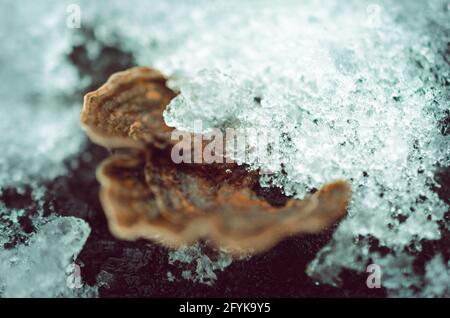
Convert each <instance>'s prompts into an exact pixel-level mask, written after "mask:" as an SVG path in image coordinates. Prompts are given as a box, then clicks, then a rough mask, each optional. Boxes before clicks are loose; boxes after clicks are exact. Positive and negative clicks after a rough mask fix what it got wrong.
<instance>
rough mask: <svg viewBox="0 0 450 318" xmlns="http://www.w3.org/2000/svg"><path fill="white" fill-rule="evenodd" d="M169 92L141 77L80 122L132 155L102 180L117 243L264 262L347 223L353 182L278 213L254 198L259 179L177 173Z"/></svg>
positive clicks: (89, 102) (93, 100)
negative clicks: (210, 251)
mask: <svg viewBox="0 0 450 318" xmlns="http://www.w3.org/2000/svg"><path fill="white" fill-rule="evenodd" d="M165 82H166V81H165V78H164V77H163V76H162V75H161V74H160V73H159V72H157V71H154V70H151V69H148V68H143V67H138V68H132V69H130V70H128V71H125V72H120V73H117V74H115V75H113V76H112V77H111V78H110V79H109V80H108V81H107V83H106V84H105V85H103V86H102V87H101V88H100V89H98V90H97V91H95V92H92V93H89V94H87V95H86V97H85V102H84V107H83V112H82V115H81V120H82V123H83V127H84V128H85V129H86V130H87V132H88V135H89V136H90V138H91V139H92V140H93V141H94V142H96V143H99V144H101V145H103V146H105V147H108V148H118V147H120V148H129V151H128V152H125V153H122V154H114V155H111V157H110V158H108V159H106V160H105V161H104V162H103V163H102V164H101V165H100V167H99V168H98V170H97V178H98V180H99V182H100V184H101V190H100V199H101V203H102V206H103V209H104V210H105V214H106V216H107V219H108V223H109V227H110V229H111V232H112V233H113V234H114V235H115V236H116V237H118V238H121V239H126V240H136V239H139V238H145V239H150V240H154V241H157V242H159V243H161V244H163V245H165V246H168V247H173V248H177V247H181V246H184V245H189V244H192V243H194V242H196V241H197V240H200V239H208V240H210V241H211V242H213V243H214V244H215V245H216V246H217V247H219V248H224V249H226V250H227V251H229V252H230V253H234V254H245V253H256V252H259V251H263V250H266V249H268V248H270V247H272V246H273V245H274V244H276V243H277V242H278V241H280V240H282V239H283V238H286V237H288V236H291V235H298V234H302V233H303V234H305V233H307V234H309V233H317V232H319V231H321V230H323V229H324V228H326V227H328V226H330V225H332V224H333V223H335V222H337V221H338V220H339V219H341V218H342V217H343V216H344V215H345V213H346V209H347V204H348V201H349V198H350V188H349V186H348V184H347V183H346V182H344V181H336V182H333V183H329V184H327V185H325V186H324V187H323V188H321V189H320V190H319V191H317V192H316V193H315V194H314V195H312V196H310V197H308V198H306V199H304V200H296V199H287V200H286V203H285V204H284V205H282V206H273V205H271V204H270V203H269V202H268V201H267V200H266V199H264V198H262V197H260V196H259V195H258V193H257V191H255V189H256V188H257V186H258V184H259V175H258V172H257V171H248V170H247V169H246V167H245V166H243V165H237V164H235V163H223V164H221V163H212V164H195V163H180V164H175V163H174V162H173V161H172V160H171V156H170V151H171V146H172V143H171V141H170V132H171V130H172V129H171V128H169V127H167V126H166V125H165V123H164V119H163V117H162V112H163V111H164V108H165V107H166V106H167V104H168V103H169V102H170V100H171V99H172V98H173V97H174V96H175V93H174V92H172V91H171V90H170V89H168V88H167V87H166V85H165ZM135 148H138V150H137V151H136V149H135ZM132 149H134V150H132Z"/></svg>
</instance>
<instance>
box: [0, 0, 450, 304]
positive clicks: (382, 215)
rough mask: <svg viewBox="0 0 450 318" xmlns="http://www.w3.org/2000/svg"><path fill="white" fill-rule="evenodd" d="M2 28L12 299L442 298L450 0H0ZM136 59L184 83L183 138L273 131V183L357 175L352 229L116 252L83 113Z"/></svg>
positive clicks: (4, 196)
mask: <svg viewBox="0 0 450 318" xmlns="http://www.w3.org/2000/svg"><path fill="white" fill-rule="evenodd" d="M78 13H79V14H78ZM78 18H79V20H78ZM78 22H80V24H79V25H78ZM0 24H1V28H0V40H1V50H0V79H1V84H0V97H1V102H0V129H1V132H2V133H1V134H0V145H1V151H0V153H1V155H0V296H3V297H8V296H13V297H17V296H33V297H41V296H68V297H72V296H73V297H92V296H94V297H95V296H104V297H108V296H344V297H345V296H391V297H396V296H409V297H417V296H425V297H449V296H450V291H449V286H450V271H449V252H450V240H449V212H448V210H449V207H448V204H449V199H450V188H449V186H450V169H449V166H450V93H449V84H450V2H448V1H444V0H433V1H419V0H403V1H394V0H391V1H337V0H329V1H313V0H305V1H277V2H276V3H275V2H274V1H264V0H261V1H253V0H249V1H225V0H223V1H217V0H216V1H50V0H48V1H31V0H30V1H27V0H20V1H12V0H3V1H1V3H0ZM133 65H147V66H153V67H156V68H158V69H160V70H161V71H162V72H163V73H164V74H166V75H174V76H175V77H176V81H174V82H173V83H172V85H173V86H174V87H176V88H178V89H180V91H181V94H180V95H179V96H178V97H177V98H176V99H175V100H174V101H173V102H172V103H171V105H170V106H169V107H168V109H167V111H166V113H165V119H166V121H167V122H168V123H169V124H171V125H173V126H176V127H178V128H184V129H193V127H192V123H193V119H196V118H201V119H202V120H203V126H204V128H205V129H207V128H210V127H221V126H225V125H229V124H230V123H232V124H233V125H235V126H236V125H237V126H241V127H253V128H256V129H261V130H263V129H265V128H268V127H270V128H277V129H278V130H279V131H280V132H281V133H282V136H283V143H282V145H281V146H282V153H283V156H282V158H281V160H280V162H275V163H274V162H270V163H269V162H264V161H261V162H259V166H258V167H262V168H270V169H271V170H272V171H275V173H274V174H273V175H270V176H267V178H266V179H264V180H263V183H264V184H263V185H266V186H268V187H281V188H282V189H283V191H285V193H286V194H288V195H293V196H296V197H298V198H302V197H303V196H304V195H305V194H307V193H309V192H310V191H313V190H314V189H315V188H318V187H320V186H321V185H322V184H323V183H325V182H327V181H329V180H332V179H337V178H345V179H347V180H349V181H350V182H351V184H352V188H353V192H354V194H353V198H352V202H351V204H350V207H349V212H348V213H349V214H348V216H347V218H346V219H344V220H343V221H342V222H341V223H340V224H339V225H338V226H337V228H336V229H331V230H330V231H328V232H326V233H323V234H321V235H316V236H311V237H306V238H293V239H290V240H287V241H285V242H282V243H281V244H279V245H278V246H277V247H275V248H274V249H273V250H271V251H269V252H267V253H265V254H263V255H258V256H255V257H252V258H246V259H242V260H233V261H232V260H231V259H230V258H229V257H228V256H227V255H225V254H223V253H217V252H214V251H208V250H207V247H205V246H204V245H202V244H197V245H195V246H193V247H190V248H186V249H182V250H179V251H168V250H166V249H164V248H161V247H159V246H156V245H154V244H152V243H150V242H145V241H138V242H120V241H117V240H115V239H114V238H112V237H111V236H110V234H109V232H108V230H107V227H106V223H105V219H104V217H103V214H102V210H101V207H100V205H99V203H98V199H97V191H98V185H97V183H96V180H95V176H94V171H95V167H96V165H97V164H98V163H99V162H100V161H101V160H102V159H103V158H104V157H106V155H107V154H106V153H105V152H104V150H102V149H100V148H98V147H96V146H94V145H92V144H91V143H90V142H89V141H87V140H86V137H85V135H84V133H83V132H82V131H81V130H80V128H79V113H80V110H81V103H82V96H83V94H84V93H85V92H87V91H89V90H92V89H95V88H97V87H98V86H99V85H100V84H102V83H103V82H104V81H105V80H106V79H107V77H108V76H109V75H110V74H111V73H113V72H116V71H118V70H122V69H125V68H128V67H130V66H133ZM269 165H270V166H269ZM372 263H374V264H377V265H379V266H380V268H381V269H382V278H381V284H382V288H380V289H369V288H368V287H367V286H366V277H367V273H366V267H367V265H368V264H372ZM305 271H306V273H305Z"/></svg>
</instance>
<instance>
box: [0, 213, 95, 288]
mask: <svg viewBox="0 0 450 318" xmlns="http://www.w3.org/2000/svg"><path fill="white" fill-rule="evenodd" d="M90 231H91V230H90V227H89V225H88V224H87V223H86V222H85V221H83V220H81V219H77V218H73V217H65V218H61V217H59V218H54V219H53V220H50V221H48V222H47V223H45V224H43V225H42V226H41V227H40V228H39V230H38V231H37V233H36V234H34V235H32V236H31V237H30V239H29V241H28V242H27V244H24V245H20V246H18V247H17V248H15V249H13V250H2V251H0V259H1V262H0V296H1V297H73V296H83V295H85V296H87V295H90V296H95V295H96V290H95V288H91V287H89V286H85V287H83V282H82V281H81V269H80V270H79V271H78V270H76V269H75V268H76V267H74V266H75V265H76V264H75V263H74V259H75V258H76V256H77V255H78V253H79V252H80V251H81V248H82V247H83V245H84V243H85V242H86V239H87V237H88V236H89V233H90ZM71 266H73V268H72V267H71ZM76 266H79V265H76ZM77 275H78V276H77Z"/></svg>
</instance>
